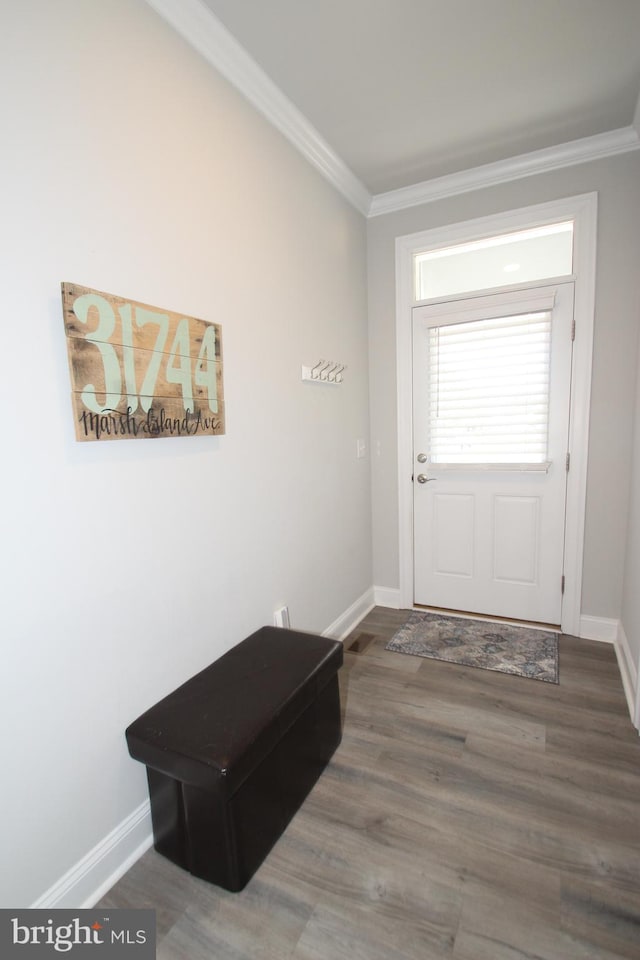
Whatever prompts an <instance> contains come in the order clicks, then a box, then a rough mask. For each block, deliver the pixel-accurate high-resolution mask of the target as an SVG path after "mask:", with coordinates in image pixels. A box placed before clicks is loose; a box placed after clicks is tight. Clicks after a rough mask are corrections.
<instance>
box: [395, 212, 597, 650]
mask: <svg viewBox="0 0 640 960" xmlns="http://www.w3.org/2000/svg"><path fill="white" fill-rule="evenodd" d="M561 219H573V220H574V223H575V231H574V277H575V304H574V311H575V319H576V338H575V342H574V347H573V373H572V385H571V401H570V412H569V418H570V419H569V423H570V426H569V450H570V452H571V469H570V471H569V474H568V477H567V505H566V517H565V568H564V575H565V591H564V596H563V603H562V623H561V627H562V630H563V632H564V633H571V634H574V635H578V633H579V630H580V607H581V598H582V557H583V550H584V526H585V506H586V493H587V456H588V447H589V411H590V402H591V367H592V359H593V325H594V307H595V263H596V226H597V194H596V193H587V194H581V195H579V196H576V197H568V198H566V199H563V200H556V201H552V202H550V203H542V204H536V205H534V206H529V207H521V208H520V209H518V210H510V211H508V212H506V213H499V214H495V215H492V216H489V217H480V218H478V219H475V220H468V221H465V222H462V223H454V224H448V225H446V226H443V227H436V228H434V229H432V230H426V231H421V232H420V233H413V234H409V235H407V236H403V237H398V238H397V239H396V373H397V384H398V387H397V401H398V412H397V416H398V419H397V425H398V509H399V524H398V535H399V579H400V604H401V606H402V607H403V608H407V609H411V608H412V607H413V583H414V571H413V483H412V479H411V478H412V473H413V450H412V433H413V422H412V421H413V409H412V406H413V404H412V400H413V397H412V343H411V315H412V314H411V312H412V309H413V307H414V305H415V300H414V296H413V269H412V264H413V256H414V254H415V253H417V252H422V251H424V250H428V249H435V248H437V247H440V246H446V245H448V244H455V243H462V242H466V241H471V240H478V239H481V238H482V237H485V236H490V235H491V234H500V233H508V232H511V231H515V230H524V229H527V228H529V227H537V226H542V225H544V224H547V223H553V222H554V221H556V220H561ZM552 279H553V278H552ZM545 282H547V283H548V282H551V281H545Z"/></svg>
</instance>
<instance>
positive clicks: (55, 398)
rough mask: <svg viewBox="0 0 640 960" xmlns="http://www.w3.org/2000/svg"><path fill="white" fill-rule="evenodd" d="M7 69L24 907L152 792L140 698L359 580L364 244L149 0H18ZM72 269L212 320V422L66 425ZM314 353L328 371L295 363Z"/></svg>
mask: <svg viewBox="0 0 640 960" xmlns="http://www.w3.org/2000/svg"><path fill="white" fill-rule="evenodd" d="M0 71H1V73H2V83H1V84H0V116H1V122H2V130H3V145H2V155H3V156H2V192H3V196H2V203H1V209H2V217H1V219H0V237H1V241H2V258H1V260H0V262H1V263H2V268H3V283H2V296H3V303H2V314H1V319H0V326H1V330H2V358H3V359H2V364H3V373H2V377H1V378H0V390H1V391H2V404H1V408H0V409H2V429H1V431H0V455H1V458H2V464H3V471H2V474H3V476H2V481H3V511H2V536H1V542H2V552H1V561H0V562H1V565H2V570H1V574H0V584H1V585H2V586H1V590H2V599H1V610H2V640H3V643H2V653H3V663H2V691H1V693H0V704H1V710H2V723H1V729H2V736H3V743H2V779H3V784H4V789H3V791H2V800H1V801H0V803H1V806H2V816H1V817H0V824H1V827H0V829H1V830H2V837H0V847H1V849H2V864H3V869H2V871H1V878H0V905H2V906H9V905H11V906H28V905H29V904H31V903H33V902H34V901H36V899H38V898H39V897H40V896H41V895H42V894H43V893H45V891H47V890H48V889H49V887H50V886H51V885H53V884H55V883H56V882H57V881H58V880H59V879H60V878H61V877H62V876H63V875H65V874H66V873H67V871H69V870H70V869H71V868H72V867H75V865H76V864H78V863H79V862H80V861H81V860H82V858H84V857H85V855H87V854H88V853H89V852H90V851H91V850H92V849H93V848H94V846H95V845H97V844H98V843H100V842H102V840H103V839H104V838H105V837H107V835H108V834H109V833H110V831H112V830H118V829H119V828H120V826H121V825H122V824H123V823H124V822H125V821H126V820H127V818H128V817H130V815H131V814H132V811H135V810H136V809H137V808H138V807H140V806H141V805H142V804H143V803H144V800H145V798H146V796H147V788H146V782H145V776H144V769H143V768H142V766H141V765H140V764H137V763H135V762H134V761H133V760H131V759H130V758H129V757H128V755H127V751H126V748H125V743H124V730H125V727H126V725H127V724H128V723H129V722H130V721H131V720H133V719H134V718H135V717H136V716H137V715H138V714H139V713H141V712H142V711H143V710H144V709H146V708H147V707H149V706H150V705H151V704H152V703H154V702H155V701H156V700H158V699H159V698H160V697H161V696H162V695H164V694H165V693H167V692H168V691H169V690H171V689H172V688H174V687H175V686H177V684H178V683H180V682H181V681H182V680H184V679H186V678H187V677H189V676H191V675H192V674H193V673H194V672H195V671H197V670H198V669H200V668H202V667H203V666H205V665H206V664H208V663H210V662H211V661H213V660H214V659H216V658H217V657H218V656H219V655H220V654H221V653H223V652H224V650H226V649H227V648H229V647H230V646H232V645H233V644H235V643H237V642H238V641H239V640H241V639H242V638H243V637H244V636H246V635H247V634H248V633H249V632H250V631H252V630H254V629H256V628H258V627H259V626H260V625H262V624H264V623H270V622H271V621H272V616H273V610H274V609H275V608H276V607H278V606H280V605H281V604H283V603H287V604H289V607H290V612H291V617H292V623H293V625H294V626H296V627H298V628H301V629H306V630H312V631H322V630H324V629H326V628H328V627H329V626H330V625H331V624H332V623H333V622H334V621H336V619H337V618H339V617H340V616H341V615H342V614H343V613H344V612H345V611H347V610H348V608H349V607H350V606H351V605H352V604H353V603H354V602H355V601H357V600H358V598H360V597H362V595H363V594H364V593H365V592H367V591H369V590H370V587H371V583H372V575H371V539H370V486H369V460H368V458H366V459H362V460H357V459H356V439H357V438H358V437H366V436H368V431H369V421H368V368H367V339H366V338H367V327H366V279H365V271H366V250H365V223H364V219H363V218H362V217H361V216H360V215H359V214H358V213H356V212H355V211H354V210H353V209H352V207H351V206H349V205H348V204H347V203H346V202H345V201H344V200H343V199H342V198H341V197H340V196H339V195H337V194H336V193H335V192H334V191H333V190H332V188H331V187H330V186H329V185H328V184H327V183H326V182H325V181H324V180H323V179H322V178H321V177H320V176H319V175H318V174H317V173H316V172H315V171H314V170H313V169H312V168H311V167H310V166H309V165H308V164H307V163H306V161H305V160H303V159H302V157H301V156H300V155H299V154H298V153H297V152H296V151H295V150H294V149H293V148H292V147H291V146H290V145H289V144H288V142H286V141H285V140H284V139H283V138H282V137H281V136H280V135H279V134H278V133H277V132H276V131H275V130H274V129H273V128H272V127H271V126H270V125H269V124H268V123H267V122H266V121H265V120H264V119H263V118H262V117H261V116H259V115H258V114H257V113H255V111H254V110H253V109H252V108H251V107H250V106H249V105H248V103H247V102H246V101H245V100H244V99H243V98H242V97H241V96H240V95H239V94H238V93H237V92H236V91H234V90H232V89H231V88H230V87H229V85H228V84H227V83H226V82H224V81H222V80H221V78H220V77H219V76H218V75H217V74H216V73H215V72H214V71H213V70H212V69H211V68H210V67H209V66H208V65H207V64H206V63H205V61H204V60H202V59H201V58H200V57H199V56H198V55H197V54H196V53H194V52H193V51H192V50H191V48H189V47H188V46H187V45H186V44H185V43H184V42H183V41H182V40H181V39H180V38H179V37H178V35H177V34H176V33H175V32H174V31H173V30H172V29H171V28H170V27H169V26H168V25H167V24H166V23H165V22H164V21H163V20H162V19H161V18H160V17H159V16H157V14H156V13H154V11H153V10H152V9H151V8H150V7H149V6H147V4H146V3H143V2H142V0H109V2H106V3H105V2H104V0H57V2H56V3H51V2H50V0H25V2H24V3H19V4H14V5H13V6H12V9H11V14H10V16H7V17H5V18H4V23H3V27H2V31H0ZM63 280H67V281H72V282H75V283H79V284H83V285H86V286H90V287H94V288H95V289H98V290H104V291H107V292H109V293H114V294H119V295H122V296H124V297H127V298H131V299H134V300H139V301H143V302H146V303H150V304H153V305H156V306H159V307H163V308H166V309H169V310H175V311H181V312H184V313H185V314H186V315H188V316H195V317H202V318H203V319H206V320H214V321H217V322H219V323H221V324H222V330H223V346H224V358H225V367H224V378H225V393H226V400H227V435H226V436H224V437H221V438H194V439H163V440H157V441H155V442H150V441H141V440H138V441H126V442H125V441H120V442H110V443H106V444H96V443H83V444H79V443H76V441H75V440H74V431H73V424H72V416H71V413H72V411H71V403H70V397H69V395H70V379H69V371H68V365H67V356H66V347H65V337H64V328H63V320H62V308H61V302H60V282H61V281H63ZM320 357H331V358H335V359H336V360H340V361H342V362H343V363H346V364H347V365H348V369H347V372H346V376H345V381H344V384H343V385H342V386H340V387H339V388H338V387H335V388H323V387H319V386H317V385H313V384H303V383H302V382H301V379H300V372H301V365H302V364H312V363H315V362H316V361H317V360H318V359H319V358H320ZM114 867H115V864H114ZM75 905H76V906H77V905H79V904H77V903H76V904H75Z"/></svg>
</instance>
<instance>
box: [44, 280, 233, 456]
mask: <svg viewBox="0 0 640 960" xmlns="http://www.w3.org/2000/svg"><path fill="white" fill-rule="evenodd" d="M62 308H63V313H64V324H65V331H66V334H67V349H68V353H69V367H70V371H71V384H72V389H73V393H72V403H73V412H74V418H75V429H76V439H78V440H128V439H135V438H137V439H139V440H146V439H153V438H158V437H197V436H203V435H207V436H211V435H215V434H221V433H224V400H223V396H222V332H221V328H220V325H219V324H217V323H208V322H207V321H206V320H196V319H195V318H194V317H184V316H182V314H180V313H171V312H170V311H169V310H160V309H158V308H157V307H150V306H148V305H147V304H146V303H136V302H135V301H134V300H124V299H123V298H122V297H114V296H112V295H111V294H109V293H100V292H99V291H97V290H90V289H89V288H88V287H80V286H78V285H77V284H75V283H63V284H62Z"/></svg>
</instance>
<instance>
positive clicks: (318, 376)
mask: <svg viewBox="0 0 640 960" xmlns="http://www.w3.org/2000/svg"><path fill="white" fill-rule="evenodd" d="M346 369H347V368H346V366H345V364H344V363H337V362H336V361H335V360H318V362H317V363H316V364H315V365H314V366H313V367H305V366H303V367H302V379H303V380H311V381H312V382H313V383H332V384H337V383H342V382H343V380H344V377H343V373H344V371H345V370H346Z"/></svg>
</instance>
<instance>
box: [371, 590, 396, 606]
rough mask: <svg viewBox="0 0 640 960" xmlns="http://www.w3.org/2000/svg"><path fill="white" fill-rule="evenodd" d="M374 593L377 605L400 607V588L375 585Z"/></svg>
mask: <svg viewBox="0 0 640 960" xmlns="http://www.w3.org/2000/svg"><path fill="white" fill-rule="evenodd" d="M373 595H374V598H375V601H376V606H377V607H390V608H391V609H392V610H399V609H400V590H399V588H398V587H374V588H373Z"/></svg>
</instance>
